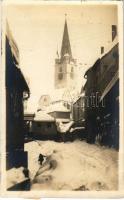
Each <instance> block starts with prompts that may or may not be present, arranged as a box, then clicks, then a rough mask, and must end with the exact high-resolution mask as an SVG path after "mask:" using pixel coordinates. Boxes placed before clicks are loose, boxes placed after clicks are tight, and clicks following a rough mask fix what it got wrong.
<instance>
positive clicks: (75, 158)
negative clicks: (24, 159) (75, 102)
mask: <svg viewBox="0 0 124 200" xmlns="http://www.w3.org/2000/svg"><path fill="white" fill-rule="evenodd" d="M25 150H27V151H28V156H29V160H28V165H29V170H30V176H31V180H32V186H31V190H44V189H45V190H47V189H48V190H116V189H117V186H118V181H117V177H118V174H117V172H118V152H117V151H116V150H113V149H108V148H106V147H99V146H96V145H91V144H87V143H86V142H83V141H74V142H68V143H57V142H54V141H37V142H36V141H33V142H29V143H26V144H25ZM40 153H42V154H44V155H46V156H48V157H49V159H48V161H47V162H45V161H44V164H43V167H41V168H40V166H39V164H38V156H39V154H40ZM51 161H52V162H53V163H54V161H55V162H56V165H55V167H54V168H51V167H50V162H51ZM39 168H40V169H39Z"/></svg>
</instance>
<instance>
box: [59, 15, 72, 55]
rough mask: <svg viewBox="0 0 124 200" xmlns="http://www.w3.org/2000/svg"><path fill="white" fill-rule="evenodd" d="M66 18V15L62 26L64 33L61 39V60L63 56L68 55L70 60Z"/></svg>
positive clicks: (70, 53)
mask: <svg viewBox="0 0 124 200" xmlns="http://www.w3.org/2000/svg"><path fill="white" fill-rule="evenodd" d="M66 17H67V14H65V25H64V32H63V39H62V47H61V58H63V57H64V55H65V54H68V55H69V56H70V57H71V58H72V52H71V45H70V40H69V34H68V26H67V19H66Z"/></svg>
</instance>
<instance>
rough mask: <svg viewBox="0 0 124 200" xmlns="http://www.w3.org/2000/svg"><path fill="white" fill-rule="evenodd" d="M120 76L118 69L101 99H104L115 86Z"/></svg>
mask: <svg viewBox="0 0 124 200" xmlns="http://www.w3.org/2000/svg"><path fill="white" fill-rule="evenodd" d="M118 78H119V72H118V71H117V73H116V74H115V76H114V77H113V78H112V80H111V81H110V82H109V84H108V85H107V87H106V88H105V90H104V91H103V93H102V96H101V98H100V101H102V99H103V98H104V97H105V95H106V94H107V93H108V92H109V91H110V90H111V88H112V87H113V86H114V84H115V83H116V81H117V80H118Z"/></svg>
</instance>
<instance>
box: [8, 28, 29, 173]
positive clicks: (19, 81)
mask: <svg viewBox="0 0 124 200" xmlns="http://www.w3.org/2000/svg"><path fill="white" fill-rule="evenodd" d="M5 59H6V155H7V159H6V168H7V169H10V168H12V167H20V166H24V167H27V152H25V151H24V108H23V102H24V96H23V94H24V93H25V94H26V95H25V99H27V98H28V97H29V93H30V92H29V88H28V85H27V83H26V81H25V78H24V76H23V74H22V72H21V70H20V69H19V67H18V66H19V50H18V47H17V45H16V43H15V41H14V39H13V37H12V35H11V32H10V30H9V27H8V26H7V34H6V57H5Z"/></svg>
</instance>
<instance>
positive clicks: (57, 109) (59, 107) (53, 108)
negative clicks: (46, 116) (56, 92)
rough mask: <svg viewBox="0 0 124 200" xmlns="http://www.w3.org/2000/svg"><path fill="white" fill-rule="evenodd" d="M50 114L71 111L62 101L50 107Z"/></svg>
mask: <svg viewBox="0 0 124 200" xmlns="http://www.w3.org/2000/svg"><path fill="white" fill-rule="evenodd" d="M50 112H70V110H69V109H67V108H66V107H65V106H64V105H63V101H60V102H57V103H55V104H51V105H50V107H49V109H48V113H50Z"/></svg>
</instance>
